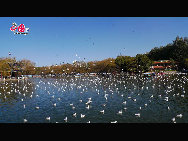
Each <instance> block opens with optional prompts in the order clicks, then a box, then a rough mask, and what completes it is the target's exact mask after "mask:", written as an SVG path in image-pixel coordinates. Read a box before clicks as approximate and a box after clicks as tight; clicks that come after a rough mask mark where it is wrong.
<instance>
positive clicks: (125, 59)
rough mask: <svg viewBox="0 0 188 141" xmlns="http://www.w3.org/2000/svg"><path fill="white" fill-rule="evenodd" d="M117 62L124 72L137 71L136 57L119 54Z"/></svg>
mask: <svg viewBox="0 0 188 141" xmlns="http://www.w3.org/2000/svg"><path fill="white" fill-rule="evenodd" d="M115 64H116V65H117V67H118V68H119V70H122V71H124V72H136V59H135V57H130V56H117V58H116V59H115Z"/></svg>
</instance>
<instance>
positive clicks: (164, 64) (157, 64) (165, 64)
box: [150, 60, 178, 71]
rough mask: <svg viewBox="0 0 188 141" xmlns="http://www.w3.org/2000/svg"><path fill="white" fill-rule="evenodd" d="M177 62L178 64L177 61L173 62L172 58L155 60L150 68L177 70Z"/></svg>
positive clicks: (153, 69)
mask: <svg viewBox="0 0 188 141" xmlns="http://www.w3.org/2000/svg"><path fill="white" fill-rule="evenodd" d="M177 64H178V63H177V62H172V61H170V60H159V61H154V62H153V64H152V66H151V67H150V69H151V71H156V70H161V71H164V70H176V69H177Z"/></svg>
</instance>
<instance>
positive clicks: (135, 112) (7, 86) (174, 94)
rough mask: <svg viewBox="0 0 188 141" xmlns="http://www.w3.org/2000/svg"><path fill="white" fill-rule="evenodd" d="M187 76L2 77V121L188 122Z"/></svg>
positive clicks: (0, 98) (0, 114) (0, 96)
mask: <svg viewBox="0 0 188 141" xmlns="http://www.w3.org/2000/svg"><path fill="white" fill-rule="evenodd" d="M187 81H188V75H187V74H171V75H163V76H154V77H142V76H130V75H128V76H126V75H121V76H117V75H116V76H109V77H104V76H92V77H89V76H88V77H86V76H80V77H78V78H75V77H74V76H65V77H62V78H29V79H28V80H14V81H13V80H12V81H1V82H0V123H188V83H187Z"/></svg>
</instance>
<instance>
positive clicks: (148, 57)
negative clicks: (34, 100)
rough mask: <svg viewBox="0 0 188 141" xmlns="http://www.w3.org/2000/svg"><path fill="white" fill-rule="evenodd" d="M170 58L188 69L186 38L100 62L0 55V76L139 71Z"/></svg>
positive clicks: (180, 67) (180, 66)
mask: <svg viewBox="0 0 188 141" xmlns="http://www.w3.org/2000/svg"><path fill="white" fill-rule="evenodd" d="M157 60H171V62H178V68H177V69H178V70H179V71H181V70H182V69H188V38H187V37H185V38H182V37H181V38H180V37H179V36H177V37H176V39H175V40H174V41H173V42H172V43H169V44H167V45H166V46H161V47H154V48H153V49H151V51H149V52H147V53H145V54H137V55H136V56H134V57H131V56H123V55H118V56H117V57H116V58H107V59H104V60H101V61H89V62H85V61H75V62H74V63H72V64H69V63H64V64H60V65H51V66H43V67H36V66H35V63H34V62H32V61H30V60H27V59H22V60H16V58H10V57H7V58H0V72H1V75H2V76H9V75H10V72H11V70H16V71H17V72H18V74H19V75H49V74H51V75H56V76H58V75H62V74H77V73H120V72H128V73H143V72H147V71H149V70H150V66H151V65H152V63H153V61H157Z"/></svg>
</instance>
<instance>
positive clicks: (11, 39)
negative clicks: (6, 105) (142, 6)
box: [0, 17, 188, 66]
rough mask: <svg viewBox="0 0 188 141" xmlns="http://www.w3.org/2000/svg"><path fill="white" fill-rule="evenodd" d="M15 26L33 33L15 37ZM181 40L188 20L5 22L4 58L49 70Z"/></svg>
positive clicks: (187, 33)
mask: <svg viewBox="0 0 188 141" xmlns="http://www.w3.org/2000/svg"><path fill="white" fill-rule="evenodd" d="M12 22H16V23H17V25H20V24H24V25H25V26H26V27H28V28H30V33H29V34H28V35H26V36H25V35H15V34H13V32H11V31H10V27H11V26H12ZM177 35H179V36H180V37H188V18H187V17H0V57H7V56H8V52H9V51H10V52H11V53H12V56H13V57H16V59H17V60H20V59H29V60H31V61H33V62H35V63H36V66H46V65H55V64H59V63H61V62H65V63H72V62H73V61H74V60H84V58H85V60H86V61H94V60H102V59H106V58H109V57H112V58H116V57H117V55H119V54H120V53H121V54H122V55H129V56H135V55H136V54H138V53H145V52H149V51H150V50H151V49H152V48H154V47H160V46H165V45H166V44H168V43H171V42H172V40H174V39H175V38H176V36H177ZM76 54H77V56H76Z"/></svg>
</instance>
